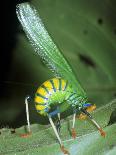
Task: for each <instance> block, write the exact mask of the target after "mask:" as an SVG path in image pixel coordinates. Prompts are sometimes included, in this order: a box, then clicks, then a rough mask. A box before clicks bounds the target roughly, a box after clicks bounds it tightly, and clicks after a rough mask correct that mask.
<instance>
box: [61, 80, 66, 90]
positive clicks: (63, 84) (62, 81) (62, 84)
mask: <svg viewBox="0 0 116 155" xmlns="http://www.w3.org/2000/svg"><path fill="white" fill-rule="evenodd" d="M61 86H62V90H64V88H65V86H66V80H63V79H62V80H61Z"/></svg>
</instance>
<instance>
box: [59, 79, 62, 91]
mask: <svg viewBox="0 0 116 155" xmlns="http://www.w3.org/2000/svg"><path fill="white" fill-rule="evenodd" d="M61 89H62V85H61V79H59V90H61Z"/></svg>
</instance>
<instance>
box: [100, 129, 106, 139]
mask: <svg viewBox="0 0 116 155" xmlns="http://www.w3.org/2000/svg"><path fill="white" fill-rule="evenodd" d="M99 132H100V134H101V136H103V137H105V136H106V132H105V131H103V129H102V128H100V129H99Z"/></svg>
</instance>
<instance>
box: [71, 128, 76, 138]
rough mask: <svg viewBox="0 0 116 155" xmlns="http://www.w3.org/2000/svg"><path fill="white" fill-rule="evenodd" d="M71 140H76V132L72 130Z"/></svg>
mask: <svg viewBox="0 0 116 155" xmlns="http://www.w3.org/2000/svg"><path fill="white" fill-rule="evenodd" d="M72 138H73V139H75V138H76V131H75V129H74V128H72Z"/></svg>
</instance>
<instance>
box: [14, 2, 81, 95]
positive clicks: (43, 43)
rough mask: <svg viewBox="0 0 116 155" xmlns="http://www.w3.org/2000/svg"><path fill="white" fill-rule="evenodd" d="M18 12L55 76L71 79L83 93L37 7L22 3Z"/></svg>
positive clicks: (18, 7)
mask: <svg viewBox="0 0 116 155" xmlns="http://www.w3.org/2000/svg"><path fill="white" fill-rule="evenodd" d="M16 13H17V16H18V19H19V21H20V22H21V24H22V26H23V29H24V31H25V33H26V34H27V37H28V38H29V40H30V42H31V44H32V46H33V47H34V49H35V51H36V53H37V54H38V55H39V56H40V57H41V58H42V60H43V62H44V63H45V64H46V65H47V67H48V68H49V69H50V70H51V71H52V72H53V73H54V75H55V76H58V77H62V78H65V79H67V80H68V81H71V82H72V83H73V85H74V86H76V89H78V91H80V92H82V93H83V92H84V91H83V89H82V88H81V86H80V84H79V83H78V81H77V79H76V78H75V75H74V73H73V71H72V69H71V67H70V65H69V64H68V62H67V61H66V59H65V58H64V56H63V54H62V53H61V52H60V51H59V49H58V48H57V46H56V45H55V44H54V42H53V40H52V39H51V37H50V36H49V34H48V32H47V31H46V29H45V27H44V25H43V23H42V20H41V19H40V17H39V15H38V13H37V11H36V10H35V8H34V7H33V6H31V5H30V4H29V3H22V4H19V5H17V9H16Z"/></svg>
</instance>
